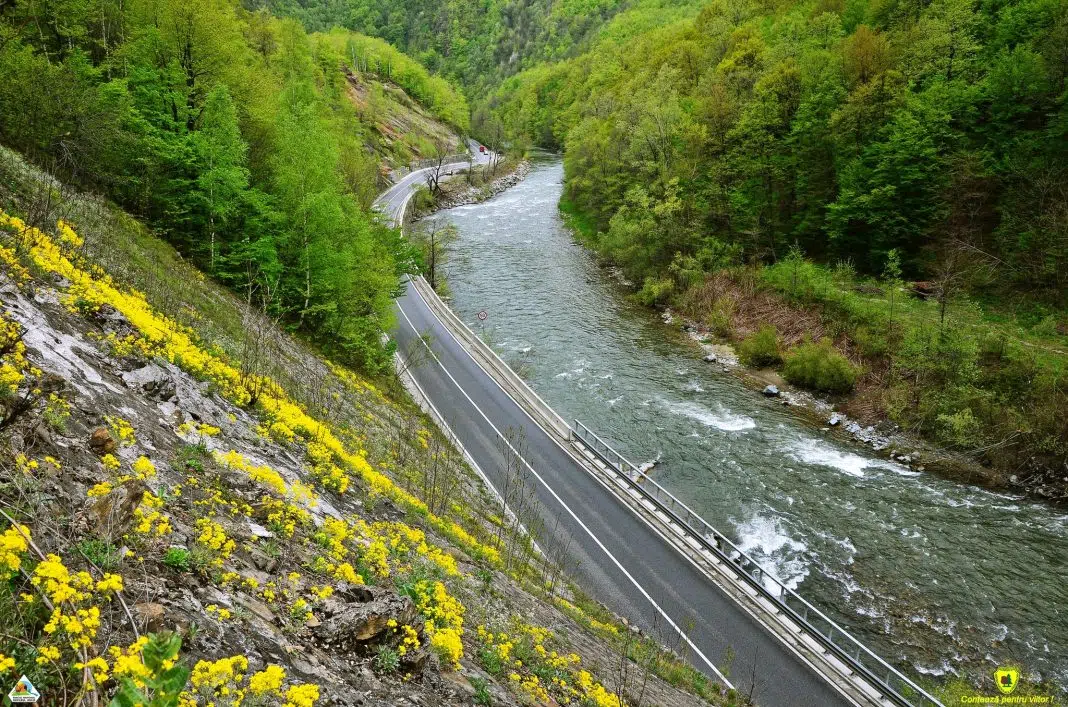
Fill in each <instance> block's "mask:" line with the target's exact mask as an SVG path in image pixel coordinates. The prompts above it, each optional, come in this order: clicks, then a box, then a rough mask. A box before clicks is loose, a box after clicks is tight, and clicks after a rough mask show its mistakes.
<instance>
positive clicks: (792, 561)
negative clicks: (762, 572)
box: [735, 515, 808, 590]
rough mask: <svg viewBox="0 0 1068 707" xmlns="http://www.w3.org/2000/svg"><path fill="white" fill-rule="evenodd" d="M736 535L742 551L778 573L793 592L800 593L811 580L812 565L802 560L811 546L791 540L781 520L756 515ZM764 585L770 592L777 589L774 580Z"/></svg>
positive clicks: (778, 576)
mask: <svg viewBox="0 0 1068 707" xmlns="http://www.w3.org/2000/svg"><path fill="white" fill-rule="evenodd" d="M735 532H736V533H737V534H738V542H737V543H736V544H737V546H738V549H739V550H741V551H742V552H744V553H746V554H747V555H749V556H750V557H752V558H753V559H754V560H756V561H757V562H758V563H760V565H761V566H763V567H765V568H767V569H768V570H770V571H771V572H772V573H774V575H775V578H776V579H778V580H779V581H780V582H782V583H783V584H785V585H786V586H788V587H789V588H790V589H797V587H798V585H800V584H801V581H802V580H803V579H804V578H805V577H807V576H808V565H807V564H806V563H805V561H804V560H803V559H802V558H801V554H802V553H803V552H805V550H807V549H808V546H807V545H805V544H804V543H803V542H801V541H800V540H795V539H794V538H792V537H790V536H789V535H788V534H787V533H786V531H785V530H784V529H783V527H782V524H781V523H780V522H779V521H778V520H777V519H774V518H764V517H762V516H756V515H755V516H753V517H752V518H750V519H749V520H747V521H745V522H744V523H742V524H741V525H739V526H738V527H737V528H735ZM764 585H765V586H766V587H767V588H768V589H769V590H775V589H776V585H775V582H774V581H772V580H771V579H765V580H764Z"/></svg>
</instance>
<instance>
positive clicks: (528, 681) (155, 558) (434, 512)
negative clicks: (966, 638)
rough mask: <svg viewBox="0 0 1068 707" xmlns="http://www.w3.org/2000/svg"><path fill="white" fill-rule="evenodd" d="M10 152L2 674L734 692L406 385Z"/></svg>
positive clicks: (389, 692)
mask: <svg viewBox="0 0 1068 707" xmlns="http://www.w3.org/2000/svg"><path fill="white" fill-rule="evenodd" d="M0 171H2V176H3V179H0V301H2V303H3V308H2V312H0V321H2V324H0V411H2V417H0V445H2V446H3V450H2V453H0V575H2V578H3V580H4V582H3V584H2V585H0V625H2V626H3V627H4V628H3V630H2V631H0V679H3V680H4V681H5V684H6V683H7V682H10V683H11V684H14V682H15V680H16V679H17V677H18V675H20V674H23V673H24V674H26V675H27V676H29V677H30V679H31V680H32V682H33V683H34V684H35V685H36V686H37V688H38V689H39V690H41V691H42V693H44V694H45V695H46V696H47V698H48V699H50V700H53V701H55V703H58V704H94V705H95V704H100V703H102V702H107V701H108V700H111V701H112V704H118V705H132V704H138V703H146V704H153V705H173V704H181V705H193V704H209V703H213V704H215V705H239V704H245V705H283V704H284V705H287V706H288V705H292V706H293V707H304V706H307V705H312V704H316V703H319V704H365V705H366V704H382V705H387V704H389V705H392V704H401V703H407V704H428V705H429V704H521V703H541V704H586V705H599V706H602V707H606V706H608V705H620V704H622V702H623V701H626V702H627V703H628V704H635V705H636V704H673V705H674V704H678V705H686V704H700V703H702V699H701V698H699V697H695V696H694V695H693V694H691V693H697V694H701V695H704V696H705V697H707V698H709V699H713V700H715V701H717V702H724V701H729V700H732V698H731V697H729V696H728V697H723V696H719V695H717V694H714V690H713V689H712V688H711V687H710V686H708V685H707V684H706V683H705V682H704V681H703V680H702V679H701V677H700V676H699V675H697V674H695V673H693V671H691V670H689V669H687V668H685V667H684V665H683V664H682V663H681V662H680V661H679V660H678V659H677V658H675V657H673V656H672V655H671V654H670V653H668V652H666V651H663V650H662V649H660V648H659V647H658V646H657V645H656V642H655V641H653V640H651V639H650V638H647V637H642V636H639V635H637V634H635V633H634V632H632V631H630V630H627V629H624V628H621V627H620V626H619V625H618V624H617V623H615V622H613V620H612V618H611V617H610V616H606V615H604V614H603V613H601V612H599V611H598V610H597V608H596V607H595V606H591V605H590V604H589V603H588V602H585V601H584V600H583V599H582V597H581V596H580V595H578V594H577V593H576V592H575V591H574V590H573V589H571V588H570V587H568V586H567V584H566V582H563V581H560V577H559V572H558V569H557V568H553V567H552V566H550V565H549V563H547V562H546V561H545V560H544V558H540V557H539V556H537V555H535V554H534V553H532V552H531V551H530V545H531V543H530V542H529V540H528V539H525V538H523V537H522V536H521V535H520V534H519V533H517V532H515V530H516V528H515V527H513V524H512V523H510V522H509V521H507V520H504V519H502V518H501V515H502V514H501V512H500V510H499V509H498V508H497V507H496V505H495V503H494V501H493V500H492V497H491V495H490V494H489V493H487V492H486V490H485V489H483V488H482V487H481V485H480V483H479V482H478V481H477V479H476V477H474V475H473V474H472V473H471V472H470V471H469V470H467V469H466V468H465V467H464V466H463V465H462V462H460V460H459V455H458V454H457V453H456V452H455V450H453V449H452V448H451V447H449V445H448V443H447V442H446V441H445V440H444V438H443V437H442V436H441V435H440V433H438V432H437V431H436V430H435V429H434V428H432V427H431V426H430V424H429V422H428V421H427V420H426V419H425V418H424V417H422V416H421V414H420V413H419V412H418V411H417V410H416V409H415V408H414V406H412V405H411V404H410V403H408V402H406V401H405V400H404V399H402V398H401V397H400V395H399V394H398V393H394V392H393V385H392V384H391V383H390V382H389V381H383V382H382V383H383V385H375V384H373V383H371V382H369V381H367V380H364V379H361V378H359V377H358V376H356V375H355V374H353V373H351V372H350V371H348V370H346V369H343V368H341V367H338V366H336V365H334V364H331V363H330V362H328V361H325V360H323V359H321V358H319V357H317V356H316V355H314V354H313V353H312V352H310V351H309V350H307V349H306V348H305V347H304V346H303V345H302V344H301V343H300V342H298V341H295V340H293V339H291V338H289V337H287V336H286V335H285V334H284V333H282V332H281V331H280V330H278V329H277V328H276V327H275V326H274V325H273V324H272V323H271V322H270V321H268V320H266V319H264V318H262V317H261V316H259V315H258V314H257V313H256V312H255V311H252V310H250V309H248V308H247V307H245V306H244V305H243V304H242V303H241V302H240V301H239V300H237V299H236V298H234V297H233V296H232V295H230V294H228V293H226V292H224V291H223V290H221V289H218V288H216V287H214V286H213V285H211V284H210V283H208V282H205V281H204V279H203V277H202V276H199V273H197V272H196V271H195V270H193V269H192V268H190V267H188V266H187V265H185V264H184V263H182V262H181V261H180V259H178V258H177V257H176V255H175V254H174V252H173V251H172V250H170V249H169V248H167V247H166V246H163V245H162V244H161V243H160V242H159V241H156V240H155V239H153V238H152V237H151V236H150V235H148V234H147V233H146V232H145V231H144V229H143V228H142V227H141V226H140V225H139V224H137V223H136V222H134V221H133V220H132V219H130V218H129V217H127V216H125V215H124V214H122V213H121V212H119V211H117V210H116V209H115V208H114V207H111V206H109V205H108V204H106V203H104V202H102V201H99V200H95V199H92V198H87V197H84V196H81V195H78V194H71V193H67V192H66V191H65V190H64V189H63V187H62V185H60V184H57V183H54V182H52V181H50V180H49V179H47V178H46V177H45V176H43V175H41V174H39V173H37V172H35V171H34V170H33V169H32V168H30V167H28V166H27V165H26V164H25V163H23V162H22V161H21V160H20V159H19V158H17V156H15V155H13V154H12V153H9V152H6V151H5V152H2V153H0ZM133 286H136V287H137V289H134V288H133ZM515 525H517V524H515ZM680 686H681V687H685V688H687V689H688V690H689V692H686V691H683V690H682V689H680ZM6 689H7V688H5V690H6Z"/></svg>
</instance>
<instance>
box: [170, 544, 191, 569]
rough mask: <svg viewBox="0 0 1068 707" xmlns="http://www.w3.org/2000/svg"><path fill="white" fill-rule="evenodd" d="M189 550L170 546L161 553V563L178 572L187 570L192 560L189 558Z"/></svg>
mask: <svg viewBox="0 0 1068 707" xmlns="http://www.w3.org/2000/svg"><path fill="white" fill-rule="evenodd" d="M189 554H190V553H189V550H186V549H185V548H184V547H170V548H167V552H165V553H164V554H163V564H165V565H167V566H168V567H170V568H171V569H174V570H178V571H179V572H188V571H189V569H190V567H191V565H192V562H191V561H190V558H189Z"/></svg>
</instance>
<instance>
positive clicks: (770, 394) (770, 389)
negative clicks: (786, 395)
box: [764, 385, 779, 398]
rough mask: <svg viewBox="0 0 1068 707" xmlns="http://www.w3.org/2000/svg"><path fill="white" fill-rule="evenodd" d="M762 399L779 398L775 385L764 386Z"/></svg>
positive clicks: (777, 388)
mask: <svg viewBox="0 0 1068 707" xmlns="http://www.w3.org/2000/svg"><path fill="white" fill-rule="evenodd" d="M764 397H767V398H777V397H779V387H778V386H777V385H767V386H764Z"/></svg>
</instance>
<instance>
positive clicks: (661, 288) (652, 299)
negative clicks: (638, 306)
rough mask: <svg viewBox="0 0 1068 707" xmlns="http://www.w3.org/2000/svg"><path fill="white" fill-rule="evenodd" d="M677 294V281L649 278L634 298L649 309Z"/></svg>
mask: <svg viewBox="0 0 1068 707" xmlns="http://www.w3.org/2000/svg"><path fill="white" fill-rule="evenodd" d="M674 292H675V281H674V280H672V279H671V278H667V277H665V278H659V279H658V278H655V277H647V278H645V282H644V283H643V284H642V289H640V290H638V292H637V294H635V295H634V297H635V298H636V299H637V300H638V301H639V302H641V303H642V304H644V305H645V306H647V307H651V306H653V305H654V304H662V303H664V302H665V301H667V298H668V297H670V296H671V295H672V294H674Z"/></svg>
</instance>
